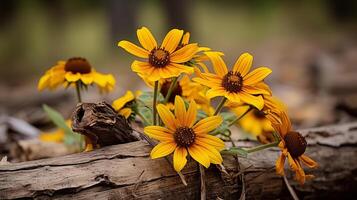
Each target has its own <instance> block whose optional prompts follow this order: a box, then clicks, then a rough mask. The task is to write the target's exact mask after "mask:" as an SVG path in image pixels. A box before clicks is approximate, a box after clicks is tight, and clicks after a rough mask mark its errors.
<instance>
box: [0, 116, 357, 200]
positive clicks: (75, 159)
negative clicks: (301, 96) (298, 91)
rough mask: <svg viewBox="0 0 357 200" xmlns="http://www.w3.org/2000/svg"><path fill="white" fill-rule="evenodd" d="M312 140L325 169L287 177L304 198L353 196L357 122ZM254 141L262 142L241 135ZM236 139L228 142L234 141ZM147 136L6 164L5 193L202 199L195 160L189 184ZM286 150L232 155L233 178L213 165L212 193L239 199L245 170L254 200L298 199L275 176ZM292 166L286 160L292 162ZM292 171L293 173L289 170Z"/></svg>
mask: <svg viewBox="0 0 357 200" xmlns="http://www.w3.org/2000/svg"><path fill="white" fill-rule="evenodd" d="M301 133H302V134H303V135H304V136H306V139H307V141H308V143H309V146H308V149H307V152H306V153H307V155H309V156H311V157H312V158H313V159H315V160H316V161H317V162H318V163H319V165H320V167H319V168H318V169H315V170H306V171H307V172H308V173H312V174H314V175H315V176H316V178H315V179H313V180H311V181H308V182H307V183H306V184H305V185H304V186H300V185H299V184H298V183H296V182H295V181H293V180H292V175H293V174H291V173H287V177H288V179H289V181H290V184H291V186H292V187H293V188H294V190H295V191H296V193H297V195H298V196H299V197H300V198H305V199H315V198H316V199H348V198H352V197H353V196H355V195H356V194H357V191H356V186H357V159H356V157H357V148H356V147H357V123H350V124H343V125H335V126H325V127H320V128H314V129H307V130H301ZM236 144H237V146H244V147H250V146H253V145H257V144H256V143H254V142H249V141H248V142H247V141H238V142H237V143H236ZM227 145H228V143H227ZM150 150H151V147H150V146H149V145H148V144H147V143H146V142H144V141H137V142H131V143H127V144H120V145H114V146H108V147H104V148H101V149H97V150H95V151H92V152H84V153H79V154H73V155H69V156H63V157H57V158H51V159H44V160H37V161H29V162H23V163H13V164H7V165H2V166H0V183H1V184H0V199H15V198H35V199H71V198H73V199H159V198H160V199H198V198H199V195H200V184H199V178H200V175H199V171H198V168H197V164H196V163H195V162H188V165H187V166H186V167H185V169H184V170H183V174H184V175H185V177H186V179H187V182H188V186H187V187H185V186H184V185H183V184H182V183H181V181H180V179H179V177H178V176H177V174H176V173H175V172H174V171H173V170H172V168H171V166H169V165H168V163H167V162H166V160H165V159H157V160H151V159H150V157H149V153H150ZM279 153H280V152H279V150H278V149H276V148H275V149H274V148H273V149H268V150H264V151H260V152H256V153H252V154H249V156H248V158H242V157H240V158H239V162H240V171H238V168H237V161H236V159H235V158H233V157H232V156H225V157H224V163H223V164H224V166H225V168H226V170H227V171H228V173H229V174H230V176H228V175H226V174H222V175H221V174H220V172H219V170H218V169H216V168H215V166H214V165H211V167H210V168H209V169H208V170H206V187H207V188H206V189H207V198H208V199H217V197H219V198H222V199H238V198H239V197H240V195H241V186H242V183H241V181H240V178H239V176H238V175H239V174H242V173H243V174H244V183H245V197H246V199H277V198H278V199H291V197H290V196H289V193H288V191H287V188H286V186H285V184H284V180H283V178H282V177H279V176H277V175H276V174H275V169H274V164H275V160H276V159H277V157H278V155H279ZM287 167H288V166H287V165H286V168H287ZM288 172H289V171H288Z"/></svg>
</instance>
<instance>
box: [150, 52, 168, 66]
mask: <svg viewBox="0 0 357 200" xmlns="http://www.w3.org/2000/svg"><path fill="white" fill-rule="evenodd" d="M169 62H170V53H169V52H168V51H166V50H165V49H161V48H159V49H157V48H155V49H153V50H152V51H151V52H150V55H149V63H150V64H151V65H152V66H154V67H157V68H162V67H165V66H166V65H167V64H168V63H169Z"/></svg>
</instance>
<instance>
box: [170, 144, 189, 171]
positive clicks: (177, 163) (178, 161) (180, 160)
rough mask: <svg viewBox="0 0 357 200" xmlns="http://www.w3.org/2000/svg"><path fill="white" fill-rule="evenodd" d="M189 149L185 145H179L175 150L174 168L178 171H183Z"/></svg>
mask: <svg viewBox="0 0 357 200" xmlns="http://www.w3.org/2000/svg"><path fill="white" fill-rule="evenodd" d="M186 157H187V150H186V148H185V147H177V148H176V149H175V152H174V158H173V159H174V168H175V170H176V171H177V172H179V171H181V170H182V169H183V168H184V167H185V165H186V163H187V159H186Z"/></svg>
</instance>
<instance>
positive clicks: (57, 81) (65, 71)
mask: <svg viewBox="0 0 357 200" xmlns="http://www.w3.org/2000/svg"><path fill="white" fill-rule="evenodd" d="M76 83H80V84H81V85H84V86H87V85H91V84H96V85H97V86H98V87H99V89H100V90H101V91H104V92H109V91H111V90H112V89H113V88H114V85H115V78H114V77H113V75H111V74H101V73H99V72H96V71H95V69H94V68H93V67H92V66H91V65H90V64H89V62H88V61H87V60H86V59H85V58H80V57H73V58H70V59H68V60H67V61H59V62H58V63H57V64H56V65H55V66H53V67H51V68H50V69H49V70H47V71H46V73H45V74H44V75H43V76H42V77H41V79H40V81H39V83H38V90H40V91H42V90H44V89H46V88H48V89H50V90H53V89H56V88H57V87H58V86H60V85H63V86H65V87H68V86H71V85H75V84H76Z"/></svg>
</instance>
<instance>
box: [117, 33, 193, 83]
mask: <svg viewBox="0 0 357 200" xmlns="http://www.w3.org/2000/svg"><path fill="white" fill-rule="evenodd" d="M137 35H138V39H139V42H140V44H141V45H142V46H143V47H144V48H141V47H139V46H137V45H135V44H133V43H131V42H129V41H125V40H123V41H120V42H119V43H118V46H120V47H122V48H123V49H125V50H126V51H127V52H129V53H131V54H133V55H135V56H138V57H140V58H144V59H147V60H146V61H145V62H142V61H136V60H135V61H134V62H133V63H132V65H131V69H132V70H133V71H134V72H136V73H138V74H141V76H144V77H147V78H148V79H149V80H150V81H158V80H160V79H162V78H165V79H166V78H171V77H177V76H179V75H180V74H181V73H188V74H190V73H192V72H193V69H192V67H189V66H186V65H184V64H183V63H185V62H187V61H189V60H191V59H192V57H193V56H194V55H195V53H196V52H197V50H198V46H197V44H187V45H184V46H183V47H181V48H178V47H179V44H180V41H181V39H182V35H183V30H178V29H172V30H171V31H170V32H168V33H167V35H166V37H165V38H164V40H163V42H162V44H161V45H160V46H159V45H158V44H157V42H156V40H155V38H154V37H153V35H152V34H151V32H150V31H149V29H147V28H146V27H142V28H141V29H138V31H137Z"/></svg>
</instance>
